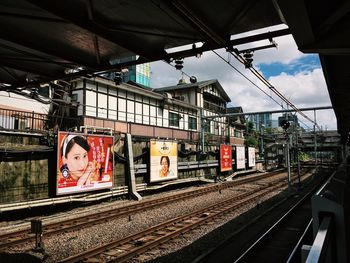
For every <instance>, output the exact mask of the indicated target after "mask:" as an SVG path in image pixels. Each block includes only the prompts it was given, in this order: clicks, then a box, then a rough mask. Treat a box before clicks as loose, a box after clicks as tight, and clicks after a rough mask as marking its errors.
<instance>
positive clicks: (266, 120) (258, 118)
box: [248, 113, 273, 131]
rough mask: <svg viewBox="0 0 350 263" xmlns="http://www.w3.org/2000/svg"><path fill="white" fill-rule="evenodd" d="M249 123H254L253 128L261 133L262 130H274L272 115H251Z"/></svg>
mask: <svg viewBox="0 0 350 263" xmlns="http://www.w3.org/2000/svg"><path fill="white" fill-rule="evenodd" d="M248 121H250V122H252V123H253V128H254V130H256V131H260V129H261V128H272V126H273V121H272V114H271V113H260V114H255V115H250V116H249V117H248Z"/></svg>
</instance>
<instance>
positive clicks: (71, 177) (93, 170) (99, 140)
mask: <svg viewBox="0 0 350 263" xmlns="http://www.w3.org/2000/svg"><path fill="white" fill-rule="evenodd" d="M112 149H113V137H112V136H106V135H90V134H89V135H85V134H81V133H67V132H59V133H58V149H57V155H58V156H57V176H56V181H57V188H56V194H57V195H63V194H70V193H79V192H85V191H93V190H98V189H103V188H111V187H113V154H112V152H111V150H112Z"/></svg>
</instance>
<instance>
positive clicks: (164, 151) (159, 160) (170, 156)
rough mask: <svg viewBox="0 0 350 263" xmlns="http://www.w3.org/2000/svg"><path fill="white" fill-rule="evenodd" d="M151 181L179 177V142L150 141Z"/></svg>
mask: <svg viewBox="0 0 350 263" xmlns="http://www.w3.org/2000/svg"><path fill="white" fill-rule="evenodd" d="M150 145H151V146H150V155H151V156H150V182H158V181H165V180H169V179H177V142H174V141H165V140H151V141H150Z"/></svg>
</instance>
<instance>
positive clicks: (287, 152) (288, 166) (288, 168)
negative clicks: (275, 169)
mask: <svg viewBox="0 0 350 263" xmlns="http://www.w3.org/2000/svg"><path fill="white" fill-rule="evenodd" d="M286 137H287V144H286V161H287V173H288V193H290V192H291V183H290V177H291V176H290V155H289V134H288V133H287V131H286Z"/></svg>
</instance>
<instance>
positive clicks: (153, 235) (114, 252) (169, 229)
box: [61, 181, 286, 262]
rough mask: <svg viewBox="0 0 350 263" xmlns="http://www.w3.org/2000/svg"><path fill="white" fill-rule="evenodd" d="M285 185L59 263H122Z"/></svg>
mask: <svg viewBox="0 0 350 263" xmlns="http://www.w3.org/2000/svg"><path fill="white" fill-rule="evenodd" d="M285 185H286V183H285V182H279V181H278V182H275V183H273V184H270V186H267V187H266V186H265V187H261V188H260V190H259V191H256V190H253V191H249V192H246V193H243V194H240V195H238V196H235V197H232V198H229V199H227V200H224V201H222V202H219V203H217V204H214V205H211V206H209V207H206V208H204V209H200V210H197V211H194V212H192V213H189V214H186V215H183V216H179V217H177V218H174V219H171V220H168V221H166V222H163V223H160V224H158V225H156V226H153V227H151V228H148V229H146V230H144V231H141V232H139V233H136V234H134V235H130V236H128V237H125V238H123V239H120V240H116V241H113V242H111V243H108V244H105V245H103V246H99V247H96V248H93V249H90V250H87V251H84V252H83V253H80V254H77V255H74V256H71V257H69V258H66V259H64V260H62V261H61V262H109V261H112V262H125V261H126V260H129V259H131V258H133V257H135V256H136V255H139V254H141V253H144V252H146V251H148V250H149V249H151V248H154V247H156V246H158V245H160V244H162V243H165V242H166V241H168V240H170V239H173V238H175V237H177V236H179V235H182V234H185V233H187V232H189V231H191V230H193V229H196V228H198V227H199V226H203V225H205V224H211V223H213V222H215V220H217V219H218V218H219V217H223V216H226V215H227V214H229V213H231V212H234V211H235V210H236V209H238V208H240V207H242V206H245V205H247V204H250V203H252V202H255V201H257V200H260V199H261V198H262V197H263V196H265V195H266V194H268V193H270V192H271V191H274V190H277V189H280V188H281V187H283V188H284V187H285Z"/></svg>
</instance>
